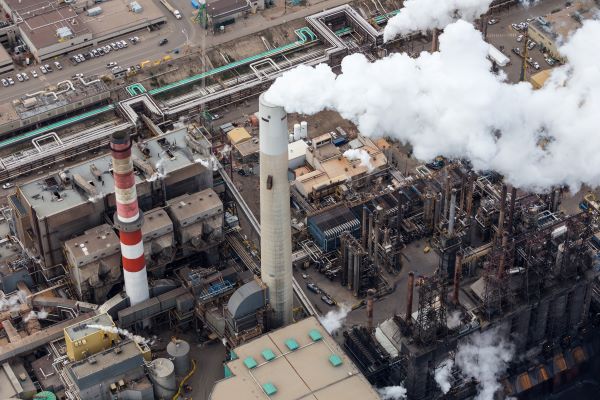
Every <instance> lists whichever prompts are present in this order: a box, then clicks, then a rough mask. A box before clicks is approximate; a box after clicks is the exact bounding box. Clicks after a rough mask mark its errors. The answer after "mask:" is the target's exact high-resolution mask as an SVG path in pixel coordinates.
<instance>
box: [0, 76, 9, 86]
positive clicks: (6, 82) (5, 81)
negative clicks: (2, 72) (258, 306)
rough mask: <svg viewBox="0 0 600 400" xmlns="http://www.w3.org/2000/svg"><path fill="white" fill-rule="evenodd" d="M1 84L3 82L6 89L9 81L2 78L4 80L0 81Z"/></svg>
mask: <svg viewBox="0 0 600 400" xmlns="http://www.w3.org/2000/svg"><path fill="white" fill-rule="evenodd" d="M0 82H2V86H4V87H6V86H8V81H7V80H6V79H4V78H2V80H0Z"/></svg>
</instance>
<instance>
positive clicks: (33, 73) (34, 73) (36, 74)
mask: <svg viewBox="0 0 600 400" xmlns="http://www.w3.org/2000/svg"><path fill="white" fill-rule="evenodd" d="M31 76H33V77H34V78H37V77H38V73H37V72H35V69H32V70H31Z"/></svg>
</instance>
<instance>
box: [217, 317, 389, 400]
mask: <svg viewBox="0 0 600 400" xmlns="http://www.w3.org/2000/svg"><path fill="white" fill-rule="evenodd" d="M230 358H231V361H229V362H227V364H226V365H225V369H226V373H225V374H226V376H225V379H224V380H222V381H219V382H217V383H216V385H215V387H214V388H213V390H212V393H211V395H210V400H226V399H240V400H246V399H248V400H251V399H262V398H264V397H265V394H266V396H267V397H269V398H270V397H273V398H277V399H299V398H311V399H318V400H337V399H340V398H357V399H364V400H368V399H373V400H376V399H379V395H378V394H377V392H376V391H375V390H374V389H373V388H372V387H371V385H370V384H369V382H368V381H367V380H366V379H365V378H364V376H362V374H361V373H360V371H359V370H358V369H357V368H356V366H355V365H354V363H353V362H352V360H351V359H350V358H348V356H346V355H345V354H344V351H343V350H342V349H341V348H340V346H339V345H338V344H337V343H336V342H335V340H334V339H333V338H332V337H331V336H330V335H329V334H328V333H327V331H326V330H325V329H324V328H323V326H322V325H321V324H320V323H319V322H318V321H317V319H316V318H314V317H311V318H306V319H304V320H302V321H299V322H296V323H294V324H291V325H288V326H286V327H284V328H280V329H277V330H275V331H272V332H270V333H268V334H266V335H263V336H261V337H260V338H258V339H254V340H253V341H250V342H248V343H245V344H244V345H242V346H239V347H236V348H234V349H232V350H231V354H230Z"/></svg>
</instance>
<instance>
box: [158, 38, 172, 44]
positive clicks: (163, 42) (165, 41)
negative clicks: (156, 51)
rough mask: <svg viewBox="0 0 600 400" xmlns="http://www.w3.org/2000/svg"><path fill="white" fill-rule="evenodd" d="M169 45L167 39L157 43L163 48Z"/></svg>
mask: <svg viewBox="0 0 600 400" xmlns="http://www.w3.org/2000/svg"><path fill="white" fill-rule="evenodd" d="M167 43H169V39H167V38H162V39H160V42H158V45H159V46H164V45H165V44H167Z"/></svg>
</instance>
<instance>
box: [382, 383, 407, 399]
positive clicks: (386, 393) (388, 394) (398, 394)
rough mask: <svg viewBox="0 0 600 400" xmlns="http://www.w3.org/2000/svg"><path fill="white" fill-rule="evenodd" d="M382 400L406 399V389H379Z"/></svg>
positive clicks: (394, 387) (393, 387) (401, 387)
mask: <svg viewBox="0 0 600 400" xmlns="http://www.w3.org/2000/svg"><path fill="white" fill-rule="evenodd" d="M377 393H379V397H380V398H381V400H402V399H406V389H405V388H404V387H403V386H386V387H384V388H381V389H377Z"/></svg>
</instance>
